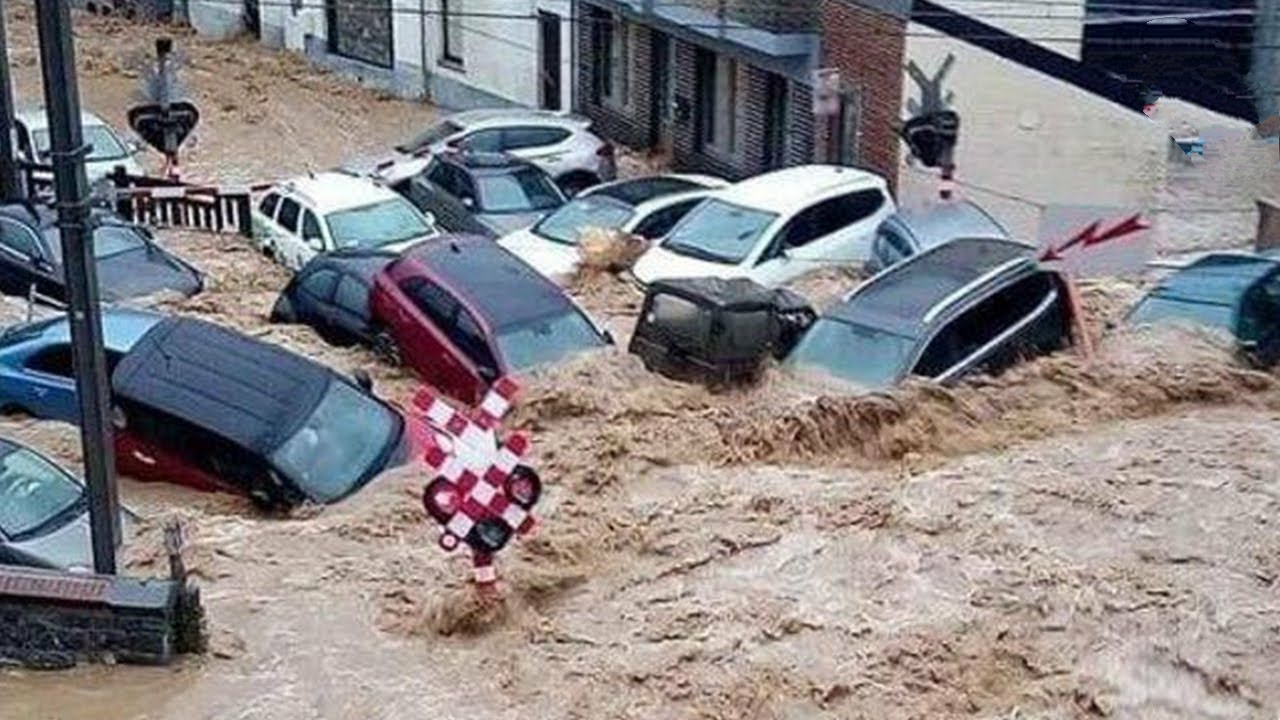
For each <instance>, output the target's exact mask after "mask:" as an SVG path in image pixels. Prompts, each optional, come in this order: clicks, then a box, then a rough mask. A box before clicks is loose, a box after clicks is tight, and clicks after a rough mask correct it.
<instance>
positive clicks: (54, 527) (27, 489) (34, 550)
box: [0, 438, 136, 572]
mask: <svg viewBox="0 0 1280 720" xmlns="http://www.w3.org/2000/svg"><path fill="white" fill-rule="evenodd" d="M135 519H136V516H135V515H134V514H133V513H132V512H130V511H129V510H121V512H120V520H121V523H120V524H121V526H122V529H123V530H124V531H125V534H126V536H127V535H128V532H129V530H130V529H131V527H132V526H133V524H134V522H135ZM0 565H25V566H29V567H40V568H52V569H55V570H70V571H73V572H91V571H92V569H93V546H92V543H91V542H90V530H89V500H88V494H87V492H86V490H85V486H84V483H83V482H81V480H80V479H79V478H77V477H76V476H74V475H72V474H71V473H70V472H68V471H67V469H66V468H64V467H62V466H61V465H58V464H57V463H55V462H54V461H52V460H50V459H49V458H47V457H45V456H44V455H42V454H41V453H38V452H36V451H35V450H33V449H31V448H29V447H27V446H25V445H22V444H19V443H17V442H14V441H13V440H9V439H7V438H0Z"/></svg>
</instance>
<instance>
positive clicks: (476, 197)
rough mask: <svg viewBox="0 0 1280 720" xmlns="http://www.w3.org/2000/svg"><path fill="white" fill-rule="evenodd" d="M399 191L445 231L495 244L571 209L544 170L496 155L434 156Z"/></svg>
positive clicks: (522, 161) (396, 188)
mask: <svg viewBox="0 0 1280 720" xmlns="http://www.w3.org/2000/svg"><path fill="white" fill-rule="evenodd" d="M394 187H395V190H396V192H399V193H400V194H402V195H404V196H405V197H406V198H408V199H409V201H410V202H412V203H413V204H414V205H416V206H417V207H418V208H419V209H421V210H422V211H423V212H429V213H431V214H432V215H433V216H434V217H435V218H436V220H437V221H438V222H439V223H440V226H441V227H443V228H444V229H445V230H448V231H449V232H452V233H465V234H475V235H485V236H488V237H492V238H497V237H501V236H503V235H505V234H507V233H509V232H513V231H515V230H520V229H523V228H527V227H529V226H530V225H532V224H534V223H536V222H538V221H539V220H541V219H542V218H543V217H544V216H545V215H547V214H548V213H550V212H552V211H554V210H555V209H556V208H558V207H560V206H561V205H563V204H564V203H565V196H564V193H563V192H561V190H560V188H559V187H557V186H556V184H555V183H554V182H553V181H552V180H551V176H550V175H548V174H547V173H546V172H544V171H543V170H541V169H540V168H539V167H538V166H536V165H534V164H532V163H530V162H527V161H525V160H521V159H519V158H516V157H512V156H510V155H501V154H495V153H440V154H438V155H434V156H432V158H431V160H430V161H429V162H428V163H427V166H426V169H424V170H423V171H422V172H421V173H419V174H417V175H414V176H412V177H410V178H408V179H407V180H403V181H401V182H398V183H396V184H395V186H394Z"/></svg>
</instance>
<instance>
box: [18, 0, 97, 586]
mask: <svg viewBox="0 0 1280 720" xmlns="http://www.w3.org/2000/svg"><path fill="white" fill-rule="evenodd" d="M36 25H37V28H38V31H39V37H40V69H41V72H42V74H43V78H44V97H45V113H46V114H47V115H48V120H49V145H50V152H49V157H50V158H51V160H52V163H53V182H54V194H55V197H56V200H57V211H58V227H59V228H60V229H61V231H62V257H63V267H64V272H65V274H66V284H67V299H68V308H67V319H68V321H69V322H70V325H71V358H72V361H73V365H74V368H75V380H76V399H77V401H78V402H79V405H80V442H81V446H82V448H83V451H84V468H85V480H86V482H87V484H88V491H89V520H90V525H91V527H92V531H93V568H94V571H95V572H97V573H99V574H103V575H114V574H115V572H116V547H118V546H119V544H120V500H119V495H118V492H117V489H116V477H115V453H114V452H113V448H112V429H111V423H110V421H109V419H108V412H107V409H108V405H109V403H110V400H111V397H110V388H109V386H108V385H107V364H106V358H105V356H104V353H103V349H102V313H101V311H100V309H99V304H98V278H97V269H96V267H95V264H94V253H93V228H92V226H91V222H90V212H89V183H88V181H87V180H86V179H85V171H84V159H85V156H86V155H88V153H89V151H90V150H91V148H90V147H89V146H87V145H85V143H84V134H83V131H82V128H81V126H80V91H79V88H78V87H77V84H76V62H75V48H74V46H73V43H72V35H71V11H70V8H68V6H67V0H36ZM5 62H7V58H5Z"/></svg>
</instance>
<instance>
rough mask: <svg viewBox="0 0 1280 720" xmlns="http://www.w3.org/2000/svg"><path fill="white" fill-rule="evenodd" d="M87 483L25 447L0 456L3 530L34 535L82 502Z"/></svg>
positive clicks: (0, 523) (11, 534)
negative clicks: (79, 480)
mask: <svg viewBox="0 0 1280 720" xmlns="http://www.w3.org/2000/svg"><path fill="white" fill-rule="evenodd" d="M83 497H84V487H83V486H82V485H80V483H78V482H76V481H75V480H73V479H72V478H71V477H70V476H68V475H67V474H66V473H65V472H63V471H62V470H61V469H60V468H59V467H58V466H56V465H54V464H53V463H51V462H49V461H48V460H45V459H44V458H42V457H40V456H39V455H37V454H36V453H34V452H31V451H30V450H27V449H25V448H10V449H9V451H8V452H7V453H6V454H5V455H4V456H3V457H0V531H3V532H4V534H5V535H7V536H8V537H9V538H10V539H14V540H21V539H23V538H25V537H30V536H32V535H34V534H36V533H38V532H39V531H41V530H42V529H44V528H45V527H48V526H49V525H50V524H52V523H53V522H55V521H56V520H57V519H58V518H59V517H63V516H65V515H66V514H67V513H68V512H69V511H71V510H74V509H76V508H77V507H79V506H80V504H81V502H82V498H83Z"/></svg>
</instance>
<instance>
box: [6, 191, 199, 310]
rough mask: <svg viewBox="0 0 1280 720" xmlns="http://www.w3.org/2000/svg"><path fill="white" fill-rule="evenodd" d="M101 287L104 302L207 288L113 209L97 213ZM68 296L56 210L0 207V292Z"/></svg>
mask: <svg viewBox="0 0 1280 720" xmlns="http://www.w3.org/2000/svg"><path fill="white" fill-rule="evenodd" d="M92 217H93V252H94V259H95V266H96V270H97V275H98V291H99V294H100V296H101V297H102V299H103V300H105V301H109V302H110V301H115V300H125V299H129V298H138V297H143V296H146V295H152V294H155V293H160V292H173V293H177V294H179V295H183V296H186V297H189V296H191V295H194V294H196V293H198V292H200V291H201V290H202V289H203V288H204V279H203V277H202V276H201V274H200V271H199V270H197V269H196V268H195V267H193V266H192V265H190V264H189V263H187V262H186V261H185V260H183V259H181V258H179V257H177V256H176V255H173V254H171V253H169V252H167V251H166V250H164V249H163V248H161V247H160V246H159V245H157V244H156V242H155V240H154V239H152V236H151V231H150V230H148V229H146V228H145V227H142V226H141V225H135V224H132V223H127V222H124V221H123V220H120V219H118V218H116V217H115V216H113V215H110V214H109V213H104V212H95V213H94V214H93V216H92ZM33 290H34V291H35V293H36V294H38V295H39V296H40V297H41V298H45V299H48V300H52V301H54V302H57V303H65V302H66V301H67V288H66V280H65V278H64V277H63V269H62V231H61V230H60V229H59V228H58V225H57V216H56V215H55V213H54V212H53V211H52V210H50V209H48V208H45V207H38V206H35V205H27V204H12V205H3V206H0V292H3V293H4V294H6V295H18V296H29V295H30V294H31V292H32V291H33Z"/></svg>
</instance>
